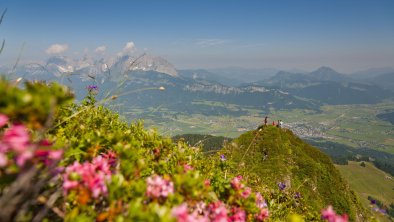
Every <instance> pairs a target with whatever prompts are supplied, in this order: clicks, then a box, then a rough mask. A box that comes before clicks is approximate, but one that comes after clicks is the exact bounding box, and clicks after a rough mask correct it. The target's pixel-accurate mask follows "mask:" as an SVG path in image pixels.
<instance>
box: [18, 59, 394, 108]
mask: <svg viewBox="0 0 394 222" xmlns="http://www.w3.org/2000/svg"><path fill="white" fill-rule="evenodd" d="M244 71H245V76H242V69H239V68H237V69H234V72H231V70H230V69H227V70H225V69H221V70H216V71H215V70H204V69H199V70H177V69H176V68H175V67H174V66H173V65H172V64H171V63H170V62H168V61H167V60H165V59H164V58H161V57H158V56H152V55H147V54H143V55H142V56H139V57H133V56H130V55H124V56H119V57H118V58H116V59H103V58H100V59H94V58H91V57H88V56H84V57H83V58H81V59H71V58H69V57H66V56H55V57H51V58H49V59H48V60H47V62H46V63H45V65H39V64H29V65H24V66H21V67H19V68H18V69H17V70H16V73H17V75H18V76H22V77H24V78H25V79H30V80H34V79H39V80H52V79H54V78H57V79H58V80H60V82H62V83H63V84H66V85H69V86H70V87H71V88H73V89H74V91H75V94H76V96H77V98H78V99H82V98H83V96H84V95H85V94H86V86H87V85H89V84H97V85H98V86H99V88H100V93H99V96H98V97H99V98H104V97H106V96H108V95H117V96H118V100H117V102H118V103H120V104H123V105H125V107H126V108H124V109H125V110H124V112H127V111H128V110H127V109H128V108H130V107H134V108H135V107H137V108H142V109H147V108H152V107H161V108H165V109H168V110H171V111H174V112H176V113H188V114H191V113H200V114H204V115H241V114H244V113H245V111H243V110H242V109H240V108H237V109H233V108H232V109H231V108H229V107H228V105H229V104H234V105H238V106H241V107H244V108H254V109H259V110H261V113H262V115H264V113H268V112H269V110H270V109H276V110H278V109H287V110H289V109H311V110H319V107H320V106H321V105H324V104H374V103H378V102H380V101H382V100H384V99H389V98H392V97H393V94H394V93H393V92H392V91H389V90H388V89H390V87H391V85H392V83H393V82H394V81H390V78H393V77H394V73H391V74H385V75H377V76H374V77H373V79H370V80H365V79H364V80H360V79H354V78H353V77H352V75H344V74H341V73H338V72H336V71H335V70H333V69H331V68H329V67H325V66H323V67H320V68H319V69H317V70H315V71H313V72H309V73H304V72H303V73H293V72H287V71H278V72H277V73H276V74H273V73H274V72H275V70H273V69H267V70H265V71H264V72H263V71H262V74H261V79H262V80H260V81H254V80H256V79H257V76H258V70H249V71H247V70H244ZM236 73H238V74H237V75H235V74H236ZM225 75H227V76H225ZM250 76H253V77H250ZM242 77H244V78H242ZM249 77H250V79H248V78H249ZM240 79H242V80H243V81H240ZM379 83H381V84H379ZM160 87H161V89H165V90H159V88H160ZM207 102H219V103H221V104H223V105H221V106H215V107H213V106H211V105H209V103H207Z"/></svg>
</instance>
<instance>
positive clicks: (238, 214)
mask: <svg viewBox="0 0 394 222" xmlns="http://www.w3.org/2000/svg"><path fill="white" fill-rule="evenodd" d="M231 213H232V215H231V216H230V217H229V220H228V221H231V222H245V221H246V214H245V211H244V210H242V209H241V208H233V209H231Z"/></svg>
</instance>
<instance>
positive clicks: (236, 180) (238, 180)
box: [230, 175, 244, 190]
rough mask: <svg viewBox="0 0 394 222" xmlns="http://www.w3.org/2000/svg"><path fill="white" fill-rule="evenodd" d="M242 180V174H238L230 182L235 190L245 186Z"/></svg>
mask: <svg viewBox="0 0 394 222" xmlns="http://www.w3.org/2000/svg"><path fill="white" fill-rule="evenodd" d="M241 180H242V176H241V175H238V176H236V177H234V178H233V179H232V180H231V182H230V184H231V187H232V188H233V189H234V190H239V189H242V188H243V187H244V185H243V184H242V183H241Z"/></svg>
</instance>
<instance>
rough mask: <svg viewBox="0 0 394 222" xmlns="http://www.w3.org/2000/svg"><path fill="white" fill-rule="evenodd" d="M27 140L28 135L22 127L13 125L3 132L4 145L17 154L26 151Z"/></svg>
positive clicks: (28, 138)
mask: <svg viewBox="0 0 394 222" xmlns="http://www.w3.org/2000/svg"><path fill="white" fill-rule="evenodd" d="M29 140H30V135H29V133H28V131H27V128H26V127H25V126H24V125H13V126H11V127H10V128H8V129H7V130H6V131H5V132H4V137H3V141H4V143H5V144H6V145H8V146H10V147H11V149H13V150H14V151H15V152H16V153H18V154H21V153H23V152H25V151H26V150H27V149H28V146H29Z"/></svg>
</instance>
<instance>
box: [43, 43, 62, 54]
mask: <svg viewBox="0 0 394 222" xmlns="http://www.w3.org/2000/svg"><path fill="white" fill-rule="evenodd" d="M67 50H68V45H67V44H53V45H51V46H49V48H47V50H45V52H46V53H47V54H50V55H51V54H60V53H63V52H65V51H67Z"/></svg>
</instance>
